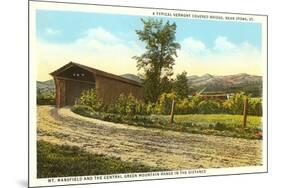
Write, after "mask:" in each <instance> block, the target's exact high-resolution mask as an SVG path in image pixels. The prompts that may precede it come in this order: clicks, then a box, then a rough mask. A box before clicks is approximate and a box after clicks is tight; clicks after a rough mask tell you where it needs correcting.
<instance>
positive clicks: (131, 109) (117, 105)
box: [107, 94, 148, 115]
mask: <svg viewBox="0 0 281 188" xmlns="http://www.w3.org/2000/svg"><path fill="white" fill-rule="evenodd" d="M107 112H109V113H116V114H122V115H135V114H140V115H144V114H148V112H147V107H146V104H145V103H144V102H143V101H140V100H138V99H136V98H135V97H134V96H133V95H132V94H129V95H128V96H126V95H124V94H121V95H120V96H119V97H118V99H117V100H116V101H115V102H114V103H113V104H111V105H110V106H109V108H108V110H107Z"/></svg>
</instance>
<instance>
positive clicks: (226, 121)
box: [72, 106, 262, 139]
mask: <svg viewBox="0 0 281 188" xmlns="http://www.w3.org/2000/svg"><path fill="white" fill-rule="evenodd" d="M77 108H83V107H81V106H78V107H76V106H74V107H73V108H72V111H74V112H76V113H78V114H80V115H83V116H87V117H91V118H95V119H100V120H104V121H110V122H115V123H125V124H128V125H134V126H142V127H146V128H159V129H164V130H174V131H180V132H190V133H197V134H210V135H220V136H230V137H239V138H247V139H261V138H262V137H261V136H262V134H261V132H262V130H261V118H260V117H258V116H249V117H248V123H247V124H248V125H247V128H246V129H243V128H241V125H242V116H241V115H226V114H210V115H209V114H208V115H206V114H205V115H200V114H191V115H175V118H174V120H175V123H174V124H173V125H171V124H170V122H169V118H170V116H164V115H149V116H144V115H132V116H130V115H120V114H111V113H105V112H95V111H88V110H77Z"/></svg>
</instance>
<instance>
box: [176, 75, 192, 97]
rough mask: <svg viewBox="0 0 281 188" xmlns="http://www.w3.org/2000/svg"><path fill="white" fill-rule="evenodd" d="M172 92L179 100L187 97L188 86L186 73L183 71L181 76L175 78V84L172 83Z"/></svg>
mask: <svg viewBox="0 0 281 188" xmlns="http://www.w3.org/2000/svg"><path fill="white" fill-rule="evenodd" d="M173 90H174V91H175V92H176V94H177V96H178V97H179V98H181V99H183V98H187V97H188V94H189V84H188V79H187V73H186V71H183V72H182V73H181V74H178V75H177V76H176V79H175V82H174V83H173Z"/></svg>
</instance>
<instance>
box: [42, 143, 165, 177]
mask: <svg viewBox="0 0 281 188" xmlns="http://www.w3.org/2000/svg"><path fill="white" fill-rule="evenodd" d="M37 162H38V163H37V165H38V171H37V176H38V178H50V177H66V176H83V175H102V174H118V173H133V172H150V171H159V170H161V169H160V168H155V167H148V166H145V165H142V164H138V163H132V162H124V161H121V160H120V159H118V158H113V157H107V156H104V155H97V154H90V153H87V152H85V151H83V150H81V149H80V148H79V147H75V146H67V145H63V146H59V145H54V144H50V143H48V142H45V141H38V142H37ZM162 170H163V169H162Z"/></svg>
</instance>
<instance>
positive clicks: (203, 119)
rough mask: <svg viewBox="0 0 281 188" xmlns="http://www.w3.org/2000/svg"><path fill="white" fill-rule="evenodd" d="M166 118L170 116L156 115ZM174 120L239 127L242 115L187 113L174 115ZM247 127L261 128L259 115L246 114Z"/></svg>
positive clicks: (177, 121)
mask: <svg viewBox="0 0 281 188" xmlns="http://www.w3.org/2000/svg"><path fill="white" fill-rule="evenodd" d="M158 117H159V118H161V117H162V118H164V119H166V120H169V119H170V116H158ZM174 120H175V122H176V123H185V122H187V123H195V124H198V125H203V126H204V125H209V124H212V123H213V124H215V123H218V122H219V123H223V124H225V125H226V126H231V127H241V126H242V123H243V116H242V115H230V114H188V115H175V117H174ZM247 127H249V128H257V129H262V120H261V117H260V116H247Z"/></svg>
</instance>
